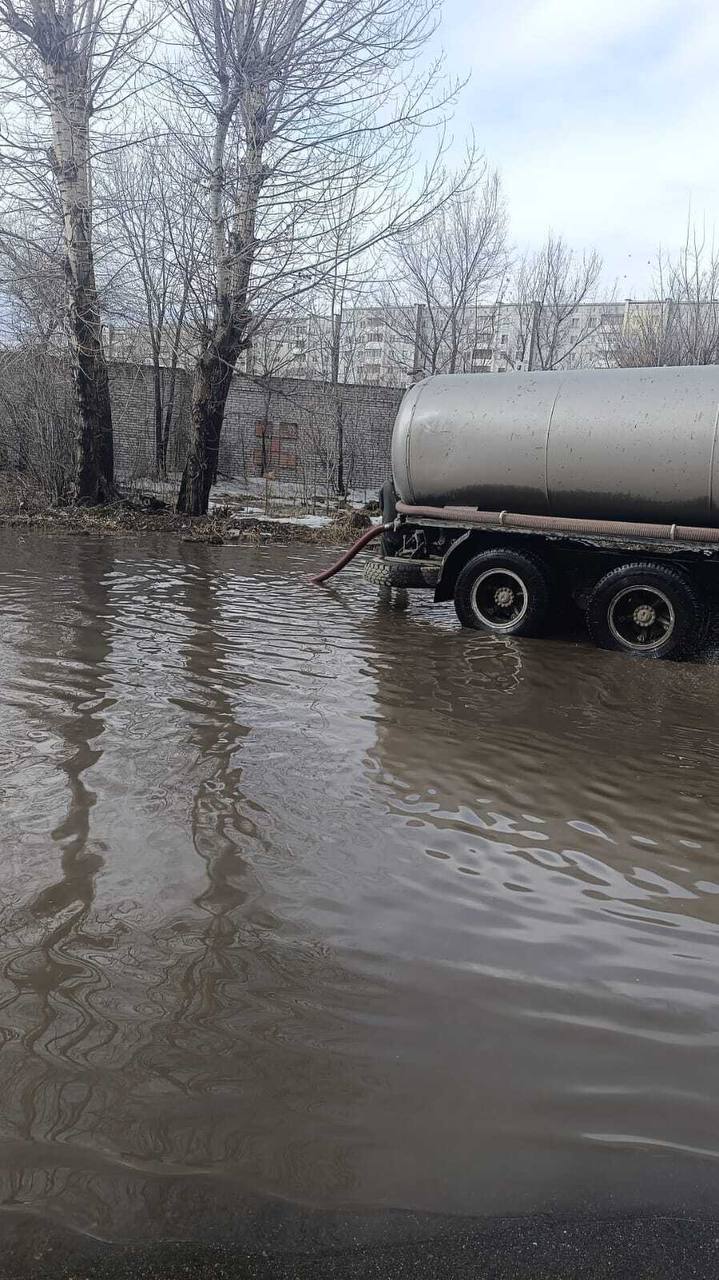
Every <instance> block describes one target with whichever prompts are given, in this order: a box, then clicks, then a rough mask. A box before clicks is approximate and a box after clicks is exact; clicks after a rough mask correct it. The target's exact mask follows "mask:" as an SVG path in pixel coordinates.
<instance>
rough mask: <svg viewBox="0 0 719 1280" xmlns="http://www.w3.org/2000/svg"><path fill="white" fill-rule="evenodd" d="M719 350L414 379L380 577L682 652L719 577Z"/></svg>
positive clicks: (657, 652) (657, 654)
mask: <svg viewBox="0 0 719 1280" xmlns="http://www.w3.org/2000/svg"><path fill="white" fill-rule="evenodd" d="M718 431H719V368H712V367H699V368H695V367H692V368H659V369H606V370H576V371H567V372H561V371H554V372H543V373H536V374H534V373H503V374H448V375H440V376H436V377H431V378H427V379H425V380H424V381H422V382H419V383H417V384H416V385H414V386H413V387H411V388H410V389H409V390H408V391H407V393H406V395H405V396H404V399H403V401H402V403H401V405H400V408H399V412H398V414H397V418H396V421H395V424H394V429H393V433H392V445H391V457H392V479H391V481H388V482H387V483H386V484H385V485H384V486H383V489H382V492H381V507H382V543H381V547H382V554H381V555H380V556H378V557H375V558H373V559H371V560H369V561H368V563H367V564H366V566H365V576H366V577H367V578H368V579H369V581H371V582H375V583H383V584H386V585H387V586H390V587H392V586H395V587H399V586H401V587H423V588H429V589H431V590H433V591H434V598H435V600H436V601H454V607H455V609H456V611H457V615H458V617H459V620H460V622H461V623H462V624H463V625H464V626H466V627H474V628H477V629H479V630H482V631H487V632H491V633H493V634H494V635H498V636H535V635H538V634H540V633H541V632H542V631H544V630H546V629H548V628H550V627H552V626H553V625H555V626H556V625H558V624H559V622H560V619H561V617H562V616H563V615H565V614H566V612H567V609H568V608H573V609H575V608H576V607H578V608H579V609H580V610H581V612H582V614H583V615H584V618H585V620H586V625H587V629H588V631H589V635H590V636H591V638H592V639H593V640H594V641H595V643H596V644H598V645H599V646H601V647H602V648H606V649H615V650H621V651H623V652H625V653H631V654H636V655H641V656H644V657H652V658H668V657H679V656H686V655H688V654H690V653H691V652H693V651H695V650H696V649H697V648H698V647H699V646H700V645H701V644H702V641H703V639H704V637H705V636H706V633H707V629H708V626H709V622H710V616H711V611H712V605H713V600H714V597H715V594H716V591H717V587H719V573H718V567H719V448H718V447H717V433H718Z"/></svg>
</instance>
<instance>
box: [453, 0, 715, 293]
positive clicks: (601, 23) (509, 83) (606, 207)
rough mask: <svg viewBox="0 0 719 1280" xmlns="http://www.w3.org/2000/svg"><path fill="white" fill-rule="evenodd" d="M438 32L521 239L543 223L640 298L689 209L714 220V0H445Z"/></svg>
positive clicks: (467, 120)
mask: <svg viewBox="0 0 719 1280" xmlns="http://www.w3.org/2000/svg"><path fill="white" fill-rule="evenodd" d="M442 40H443V44H444V47H445V49H446V52H447V55H448V62H449V66H450V68H451V69H456V70H457V71H459V72H461V71H465V72H470V73H471V81H470V84H469V85H468V87H467V89H466V90H465V92H464V96H463V101H462V106H461V108H460V110H459V112H458V116H457V119H456V122H455V134H456V136H459V135H460V134H461V132H462V131H463V130H464V129H465V128H466V127H467V126H469V125H471V126H472V127H473V129H474V132H475V136H476V138H477V142H478V144H479V145H480V147H481V148H482V149H483V150H484V151H485V152H486V154H487V156H488V158H489V159H490V161H491V162H492V163H493V164H496V165H497V166H498V167H499V169H500V170H501V173H502V177H503V181H504V187H505V191H506V194H507V197H508V202H509V211H510V217H511V224H512V235H513V239H514V240H515V241H516V242H517V243H518V244H520V245H524V244H526V243H534V242H537V241H539V240H541V238H542V236H543V234H544V233H545V231H546V229H547V227H549V226H551V227H552V228H553V229H554V230H555V231H557V232H561V233H563V234H564V235H565V236H566V238H567V239H568V240H569V241H570V242H571V243H572V245H574V246H576V247H582V246H585V245H586V246H588V247H596V248H597V249H599V250H600V252H601V253H602V254H603V256H604V259H605V263H606V275H607V279H608V281H609V283H612V282H614V281H616V283H617V293H618V295H619V296H620V297H625V296H635V297H636V296H639V295H641V294H643V293H646V292H647V291H648V289H649V286H650V282H651V274H652V267H651V263H652V261H653V259H654V258H655V256H656V250H657V246H658V245H659V244H660V243H661V244H662V245H663V246H666V247H667V248H670V247H671V248H675V247H677V246H678V245H679V244H680V243H681V242H682V240H683V237H684V233H685V229H686V222H687V214H688V210H689V208H690V206H691V209H692V212H693V214H694V216H695V217H696V218H697V219H698V220H700V221H701V220H705V222H706V226H707V228H708V231H709V234H711V233H712V231H713V229H714V226H715V224H716V225H717V228H718V229H719V138H718V132H719V130H718V126H719V0H492V2H491V3H489V2H488V0H445V6H444V21H443V26H442Z"/></svg>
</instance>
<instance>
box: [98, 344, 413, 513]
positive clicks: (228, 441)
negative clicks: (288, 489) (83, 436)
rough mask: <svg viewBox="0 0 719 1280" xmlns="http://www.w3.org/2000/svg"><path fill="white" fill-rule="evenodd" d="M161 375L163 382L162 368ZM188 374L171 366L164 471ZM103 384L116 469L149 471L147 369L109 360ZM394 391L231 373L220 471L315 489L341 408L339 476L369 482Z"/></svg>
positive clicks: (183, 426)
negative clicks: (173, 379)
mask: <svg viewBox="0 0 719 1280" xmlns="http://www.w3.org/2000/svg"><path fill="white" fill-rule="evenodd" d="M163 378H164V380H165V384H166V385H167V382H168V379H169V372H168V370H164V371H163ZM190 378H191V375H190V374H189V373H188V372H186V371H185V370H178V372H177V383H176V391H175V404H176V414H175V424H174V427H173V431H172V436H171V440H170V449H169V457H168V465H169V467H170V469H171V470H179V469H180V468H181V467H182V464H183V462H184V457H185V450H186V447H187V436H188V429H189V404H190ZM110 385H111V394H112V404H113V420H114V431H115V457H116V465H117V470H118V474H119V475H120V476H123V477H127V478H140V477H144V476H150V475H152V473H153V460H154V447H155V446H154V426H153V387H152V371H151V369H150V368H148V367H146V366H136V365H129V364H118V363H113V364H112V365H111V367H110ZM402 394H403V392H402V390H401V389H400V388H396V387H373V386H363V385H343V386H340V387H338V388H332V387H330V386H327V385H326V384H325V383H322V382H316V381H311V380H307V379H303V378H278V379H273V380H270V381H268V382H267V383H259V382H255V381H253V380H251V379H248V378H246V377H243V376H242V375H239V374H238V375H236V377H235V379H234V381H233V385H232V388H231V391H230V395H229V398H228V403H227V411H226V415H225V424H224V428H223V434H222V441H221V445H220V474H221V476H222V477H224V478H231V479H237V480H242V479H249V478H250V477H252V476H258V475H262V474H269V475H271V476H272V477H273V478H274V479H276V480H281V481H285V482H295V483H296V484H297V486H298V487H299V488H301V489H303V490H304V491H306V492H308V493H309V492H323V491H324V489H325V487H326V484H327V477H328V475H329V476H331V475H332V474H333V472H334V468H335V464H336V437H337V426H336V424H337V415H338V413H341V415H342V422H343V427H344V440H345V444H344V469H345V481H346V483H347V485H348V486H349V487H351V488H357V489H369V488H376V487H378V486H379V485H380V484H381V483H382V482H383V481H384V480H385V479H386V478H387V476H388V475H389V444H390V435H391V431H392V423H393V421H394V417H395V414H396V412H397V408H398V406H399V403H400V400H401V398H402Z"/></svg>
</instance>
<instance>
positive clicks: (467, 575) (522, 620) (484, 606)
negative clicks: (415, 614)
mask: <svg viewBox="0 0 719 1280" xmlns="http://www.w3.org/2000/svg"><path fill="white" fill-rule="evenodd" d="M454 607H455V609H456V610H457V617H458V618H459V620H460V622H461V623H462V626H463V627H474V628H475V629H476V630H478V631H491V632H492V633H493V634H495V635H503V636H509V635H511V636H533V635H536V634H537V632H538V631H540V630H541V628H542V625H543V623H544V620H545V618H546V616H547V611H548V609H549V580H548V575H547V569H546V566H545V565H544V564H543V563H542V561H541V560H538V559H536V558H535V557H534V556H531V555H527V554H526V553H525V552H523V551H513V550H511V549H504V548H501V547H498V548H496V549H495V550H490V551H482V552H481V553H480V555H478V556H474V558H473V559H472V560H469V561H468V563H467V564H466V565H465V566H464V568H463V569H462V571H461V573H460V574H459V577H458V578H457V584H456V586H455V589H454Z"/></svg>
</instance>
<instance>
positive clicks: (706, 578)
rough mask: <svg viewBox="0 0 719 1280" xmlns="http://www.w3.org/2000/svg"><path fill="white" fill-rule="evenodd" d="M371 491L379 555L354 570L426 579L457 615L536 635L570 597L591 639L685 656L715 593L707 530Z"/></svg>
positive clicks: (628, 649)
mask: <svg viewBox="0 0 719 1280" xmlns="http://www.w3.org/2000/svg"><path fill="white" fill-rule="evenodd" d="M387 490H388V486H386V487H385V489H383V491H382V495H381V501H382V508H383V521H384V524H385V531H384V535H383V539H382V555H381V556H380V557H379V558H375V559H372V560H370V561H369V562H368V563H367V565H366V567H365V577H366V578H367V579H368V580H369V581H371V582H374V583H377V584H384V585H386V586H390V587H421V588H425V589H433V590H434V598H435V600H436V601H447V600H453V601H454V605H455V609H456V611H457V614H458V616H459V619H460V621H461V622H462V624H463V625H464V626H469V627H474V628H476V629H478V630H483V631H488V632H490V633H493V634H495V635H514V636H526V635H538V634H540V633H541V632H542V631H543V630H545V629H546V628H547V627H548V626H549V625H551V623H552V621H554V622H556V621H557V620H558V619H559V618H560V617H561V616H563V615H566V613H567V610H568V607H570V606H571V604H573V605H574V606H575V607H578V608H579V609H580V610H581V612H582V613H583V614H584V617H585V621H586V624H587V628H588V631H589V634H590V636H591V637H592V639H593V640H594V641H595V643H596V644H598V645H599V646H600V647H602V648H607V649H615V650H619V651H622V652H625V653H631V654H635V655H638V656H643V657H652V658H668V657H686V656H689V655H690V654H692V653H693V652H695V651H696V650H697V649H698V648H700V647H701V645H702V644H703V643H704V641H705V639H706V635H707V632H708V629H709V625H710V621H711V618H712V614H713V612H714V608H715V602H716V597H717V594H718V593H719V576H718V575H717V572H716V570H717V563H718V562H719V529H702V528H694V527H686V526H677V525H666V526H661V525H642V524H635V525H633V524H627V523H623V522H619V521H592V520H571V519H569V520H561V519H553V518H550V517H535V516H528V515H516V514H511V513H508V512H483V511H479V510H477V511H475V510H473V509H469V508H456V507H455V508H453V507H446V508H442V507H437V508H430V507H413V506H411V505H408V504H404V503H397V502H395V500H394V494H393V493H391V492H390V493H388V491H387Z"/></svg>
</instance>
